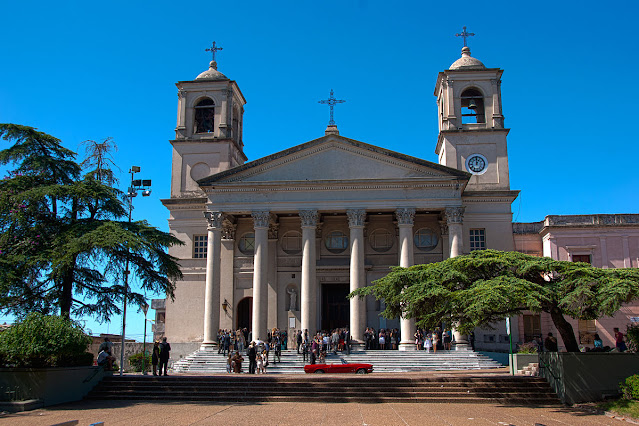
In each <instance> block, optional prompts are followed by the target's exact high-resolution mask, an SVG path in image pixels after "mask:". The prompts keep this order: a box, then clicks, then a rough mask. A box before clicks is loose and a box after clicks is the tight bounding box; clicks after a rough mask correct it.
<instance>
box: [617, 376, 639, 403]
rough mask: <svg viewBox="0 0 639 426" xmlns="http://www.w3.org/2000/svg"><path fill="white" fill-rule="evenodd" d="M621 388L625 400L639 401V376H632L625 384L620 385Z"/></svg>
mask: <svg viewBox="0 0 639 426" xmlns="http://www.w3.org/2000/svg"><path fill="white" fill-rule="evenodd" d="M619 388H620V389H621V393H622V394H623V397H624V398H626V399H637V400H639V374H635V375H634V376H630V377H628V378H627V379H626V381H625V382H621V383H619Z"/></svg>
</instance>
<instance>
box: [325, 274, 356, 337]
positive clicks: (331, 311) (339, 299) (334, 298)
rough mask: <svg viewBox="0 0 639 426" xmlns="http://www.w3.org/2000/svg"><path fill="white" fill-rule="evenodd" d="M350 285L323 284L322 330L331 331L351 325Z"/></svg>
mask: <svg viewBox="0 0 639 426" xmlns="http://www.w3.org/2000/svg"><path fill="white" fill-rule="evenodd" d="M348 293H350V291H349V285H348V284H322V317H321V321H320V324H321V329H322V330H324V331H331V330H333V329H335V328H342V327H348V326H349V324H350V315H349V312H350V302H349V300H348V299H347V298H346V296H348Z"/></svg>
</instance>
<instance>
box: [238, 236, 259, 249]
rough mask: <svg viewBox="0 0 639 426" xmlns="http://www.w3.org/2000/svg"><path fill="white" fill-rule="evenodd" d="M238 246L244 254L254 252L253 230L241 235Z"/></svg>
mask: <svg viewBox="0 0 639 426" xmlns="http://www.w3.org/2000/svg"><path fill="white" fill-rule="evenodd" d="M238 248H239V249H240V251H241V252H242V253H244V254H253V253H255V234H254V233H253V232H249V233H247V234H244V235H242V238H240V241H239V243H238Z"/></svg>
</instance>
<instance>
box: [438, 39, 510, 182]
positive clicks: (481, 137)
mask: <svg viewBox="0 0 639 426" xmlns="http://www.w3.org/2000/svg"><path fill="white" fill-rule="evenodd" d="M464 32H465V27H464ZM461 35H464V34H461ZM467 35H469V34H468V33H466V36H467ZM502 73H503V70H501V69H499V68H486V67H485V66H484V64H482V63H481V61H479V60H478V59H476V58H473V57H472V56H470V48H468V46H466V40H465V38H464V47H463V49H462V56H461V58H459V59H458V60H456V61H455V62H453V64H452V65H451V66H450V68H449V69H447V70H445V71H443V72H440V73H439V75H438V77H437V85H436V87H435V96H436V97H437V107H438V112H439V137H438V139H437V147H436V148H435V153H436V154H437V156H438V157H439V164H442V165H444V166H448V167H452V168H455V169H458V170H463V171H466V172H469V173H471V174H472V177H471V179H470V181H469V183H468V185H467V187H466V189H467V190H470V191H482V190H509V189H510V180H509V173H508V151H507V146H506V136H507V135H508V132H509V129H505V128H504V117H503V115H502V108H501V75H502Z"/></svg>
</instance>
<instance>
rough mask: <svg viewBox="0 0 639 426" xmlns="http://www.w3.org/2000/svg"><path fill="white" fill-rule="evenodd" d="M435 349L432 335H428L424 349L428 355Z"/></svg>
mask: <svg viewBox="0 0 639 426" xmlns="http://www.w3.org/2000/svg"><path fill="white" fill-rule="evenodd" d="M432 347H433V341H432V340H431V337H430V334H428V335H426V337H425V338H424V349H425V350H426V353H430V349H431V348H432Z"/></svg>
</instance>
